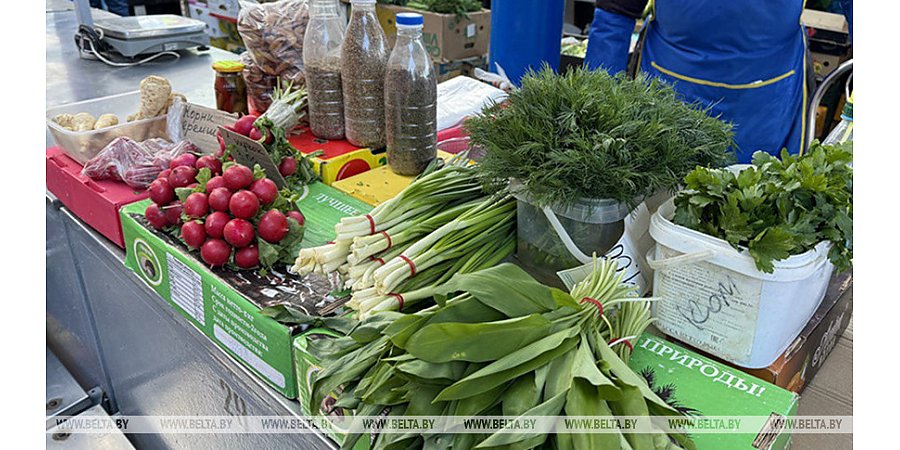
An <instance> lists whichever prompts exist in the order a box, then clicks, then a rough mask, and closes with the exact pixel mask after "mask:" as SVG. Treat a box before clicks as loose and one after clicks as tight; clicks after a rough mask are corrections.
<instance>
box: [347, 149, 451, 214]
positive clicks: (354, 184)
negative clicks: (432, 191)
mask: <svg viewBox="0 0 900 450" xmlns="http://www.w3.org/2000/svg"><path fill="white" fill-rule="evenodd" d="M454 156H456V155H453V154H450V153H447V152H442V151H440V150H438V158H441V159H443V160H445V161H446V160H448V159H450V158H452V157H454ZM413 179H415V177H414V176H403V175H397V174H396V173H394V172H392V171H391V169H390V167H388V166H381V167H376V168H374V169H372V170H370V171H368V172H364V173H361V174H358V175H354V176H352V177H349V178H345V179H343V180H339V181H335V182H334V183H332V184H331V187H333V188H335V189H337V190H339V191H341V192H344V193H345V194H347V195H350V196H351V197H354V198H356V199H358V200H362V201H364V202H366V203H368V204H369V205H372V206H378V205H380V204H381V203H383V202H385V201H387V200H388V199H390V198H392V197H394V196H395V195H397V194H399V193H400V191H402V190H404V189H406V187H407V186H409V184H410V183H412V181H413Z"/></svg>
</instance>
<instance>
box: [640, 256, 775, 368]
mask: <svg viewBox="0 0 900 450" xmlns="http://www.w3.org/2000/svg"><path fill="white" fill-rule="evenodd" d="M660 252H661V254H660V255H658V257H660V258H661V259H666V258H672V257H675V256H678V255H680V253H678V252H675V251H673V250H670V249H668V248H665V247H662V246H660ZM655 277H656V279H655V280H654V295H655V296H657V297H661V299H660V300H659V301H657V302H655V308H654V309H655V311H656V317H657V319H658V322H657V324H656V325H657V327H659V328H660V329H661V330H663V331H664V332H665V333H666V334H669V335H672V336H674V337H676V338H678V339H681V340H683V341H685V342H687V343H689V344H692V345H694V346H697V347H699V348H701V349H704V350H708V351H711V352H712V353H716V354H717V355H718V356H721V357H723V358H726V359H731V360H735V361H741V360H745V359H747V358H748V357H749V356H750V353H751V351H752V350H753V339H754V337H755V334H756V319H757V317H758V315H759V295H760V291H761V290H762V280H757V279H755V278H750V277H746V276H743V275H741V274H738V273H735V272H732V271H729V270H727V269H724V268H722V267H720V266H717V265H715V264H711V263H709V262H698V263H693V264H685V265H679V266H675V267H671V268H667V269H664V270H657V271H656V273H655Z"/></svg>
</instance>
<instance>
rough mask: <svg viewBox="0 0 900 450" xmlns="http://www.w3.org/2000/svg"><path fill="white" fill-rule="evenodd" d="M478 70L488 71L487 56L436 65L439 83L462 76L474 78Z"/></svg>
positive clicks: (437, 63)
mask: <svg viewBox="0 0 900 450" xmlns="http://www.w3.org/2000/svg"><path fill="white" fill-rule="evenodd" d="M476 68H479V69H484V70H487V69H488V64H487V56H480V57H475V58H466V59H460V60H456V61H444V62H435V63H434V73H435V74H437V82H438V83H441V82H444V81H447V80H449V79H451V78H455V77H458V76H460V75H464V76H467V77H473V78H474V77H475V69H476Z"/></svg>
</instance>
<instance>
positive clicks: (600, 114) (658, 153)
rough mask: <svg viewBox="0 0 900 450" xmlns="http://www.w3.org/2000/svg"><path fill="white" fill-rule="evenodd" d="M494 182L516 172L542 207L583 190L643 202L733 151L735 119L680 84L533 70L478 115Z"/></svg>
mask: <svg viewBox="0 0 900 450" xmlns="http://www.w3.org/2000/svg"><path fill="white" fill-rule="evenodd" d="M466 129H467V131H468V133H469V135H470V136H471V141H472V143H473V144H474V145H476V146H480V147H482V148H483V149H484V150H485V156H484V158H483V159H482V161H481V164H480V165H479V170H480V171H481V174H482V175H483V176H484V178H486V180H487V181H488V184H489V186H492V187H494V188H500V187H502V186H504V185H505V183H506V182H507V180H508V179H509V178H516V179H518V180H519V181H521V182H522V183H523V184H524V185H525V190H526V193H527V194H528V196H529V197H530V198H531V199H534V201H536V202H537V203H538V205H539V206H546V205H551V204H556V205H570V204H572V203H573V202H575V201H577V200H578V199H579V198H590V199H614V200H617V201H620V202H625V203H627V204H628V205H629V206H636V205H637V204H638V203H640V202H641V201H642V200H643V198H644V197H645V196H650V195H653V194H655V193H656V192H658V191H660V190H675V189H676V188H677V187H678V186H679V185H680V184H681V181H682V179H683V178H684V176H685V175H687V173H688V172H690V171H691V170H693V169H694V168H695V167H696V166H698V165H699V166H716V167H718V166H722V165H725V164H727V163H728V162H730V161H731V160H732V156H731V155H730V154H729V153H728V149H729V147H730V146H731V145H732V143H733V141H732V131H731V125H730V124H727V123H725V122H722V121H720V120H717V119H715V118H712V117H710V116H709V115H707V113H706V111H705V110H703V109H701V108H699V107H697V106H696V105H689V104H686V103H684V102H682V101H681V100H680V99H679V98H678V96H677V95H676V93H675V91H674V90H673V89H672V88H671V86H669V85H667V84H665V83H664V82H662V81H660V80H658V79H656V78H652V79H648V78H645V77H639V78H638V79H636V80H632V79H629V78H627V77H624V76H622V75H618V76H611V75H609V74H608V73H606V72H604V71H599V70H598V71H589V70H585V69H583V68H576V69H573V70H570V71H568V72H567V73H565V74H563V75H559V74H556V73H554V72H553V70H551V69H550V68H549V67H547V66H546V65H545V67H544V68H543V69H542V70H541V71H540V72H538V73H534V72H530V73H529V74H527V75H526V76H525V77H524V78H523V79H522V87H521V88H520V89H517V90H515V91H513V92H511V93H510V94H509V98H508V102H507V103H504V104H503V105H493V106H491V107H488V108H486V109H485V110H484V111H482V114H481V115H479V116H477V117H474V118H471V119H469V120H468V121H467V122H466Z"/></svg>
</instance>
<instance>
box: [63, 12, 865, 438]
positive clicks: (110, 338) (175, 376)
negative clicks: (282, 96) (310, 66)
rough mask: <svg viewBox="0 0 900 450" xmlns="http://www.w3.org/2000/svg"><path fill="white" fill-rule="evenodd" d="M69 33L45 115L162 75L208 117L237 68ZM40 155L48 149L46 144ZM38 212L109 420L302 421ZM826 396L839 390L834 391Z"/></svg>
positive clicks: (83, 365) (84, 235)
mask: <svg viewBox="0 0 900 450" xmlns="http://www.w3.org/2000/svg"><path fill="white" fill-rule="evenodd" d="M48 10H49V8H48ZM76 26H77V25H76V20H75V16H74V13H73V12H72V11H60V10H57V11H54V12H48V13H47V103H46V105H47V106H48V107H51V106H55V105H60V104H64V103H69V102H75V101H81V100H85V99H90V98H96V97H102V96H107V95H112V94H118V93H122V92H127V91H133V90H136V89H137V86H138V84H139V82H140V80H141V79H143V78H144V77H145V76H147V75H149V74H159V75H162V76H165V77H166V78H168V79H169V80H170V81H171V82H172V85H173V87H174V88H175V90H176V91H179V92H181V93H183V94H185V95H186V96H187V97H188V99H189V100H190V101H192V102H194V103H198V104H201V105H207V106H212V105H214V91H213V78H214V73H213V71H212V69H211V68H210V65H211V64H212V62H214V61H218V60H223V59H235V58H236V55H234V54H231V53H228V52H224V51H221V50H217V49H210V50H208V51H196V50H191V51H182V52H181V55H182V56H181V58H180V59H179V60H177V61H173V60H172V59H171V58H163V59H162V61H161V62H152V63H149V64H145V65H142V66H137V67H128V68H114V67H110V66H107V65H105V64H103V63H102V62H99V61H89V60H83V59H80V58H79V57H78V54H77V49H76V48H75V45H74V42H73V40H72V35H73V34H74V32H75V28H76ZM47 145H48V146H49V145H52V141H51V140H50V137H49V135H48V137H47ZM46 211H47V213H46V214H47V218H46V220H47V247H46V248H47V277H48V278H47V338H48V346H50V347H51V348H52V349H53V350H54V352H56V354H57V355H58V356H59V359H60V360H61V361H62V363H63V364H64V365H65V366H66V367H67V368H68V369H69V370H70V371H71V372H72V375H73V376H74V378H75V379H76V380H77V381H78V382H79V384H80V385H81V386H82V388H84V389H85V390H88V389H89V388H92V387H94V386H100V387H101V388H102V389H103V391H104V392H105V393H106V395H107V396H108V397H109V401H108V403H107V404H106V406H108V407H109V410H110V411H112V412H117V413H119V414H125V415H185V416H186V415H209V416H215V415H231V416H246V415H267V416H276V415H277V416H292V417H300V416H301V415H302V414H301V412H300V405H299V404H298V403H297V402H296V401H292V400H288V399H286V398H285V397H283V396H282V395H280V394H278V393H277V392H276V391H275V390H274V389H272V388H271V387H269V386H268V385H266V384H265V383H264V382H263V381H262V380H261V379H259V378H258V377H256V376H254V375H253V374H252V373H251V372H249V371H248V370H247V369H246V368H245V367H244V366H242V365H241V364H240V363H239V362H237V361H236V360H234V359H233V358H232V357H231V356H229V355H228V354H226V353H225V352H224V351H223V350H222V349H221V348H219V347H218V346H216V345H215V344H214V343H213V342H212V341H210V339H209V338H207V337H205V336H204V335H203V333H201V332H200V331H199V330H197V329H196V328H194V327H193V326H192V325H191V324H190V323H189V322H188V321H187V320H185V319H184V318H183V317H181V316H180V315H179V314H178V313H177V312H176V311H174V310H173V309H172V308H171V307H170V306H169V305H168V304H166V303H165V301H164V300H163V299H161V298H160V297H159V296H158V295H157V294H156V293H155V292H154V291H152V290H151V289H150V288H149V287H148V286H147V285H145V284H144V283H143V282H142V281H141V280H140V279H139V278H138V277H137V276H136V275H135V274H134V273H133V272H132V271H131V270H129V269H128V268H126V267H125V266H124V264H123V261H124V258H125V252H124V251H123V250H121V249H120V248H118V247H116V246H115V245H114V244H112V243H111V242H110V241H109V240H107V239H106V238H104V237H103V236H101V235H100V234H98V233H97V232H96V231H94V230H92V229H91V228H90V227H88V226H87V225H86V224H85V223H84V222H83V221H82V220H80V219H79V218H77V217H76V216H75V215H74V214H72V213H71V212H70V211H68V210H67V209H66V208H64V207H62V206H61V205H60V204H59V202H58V201H56V200H55V199H54V198H53V196H52V195H50V194H49V193H48V195H47V207H46ZM851 342H852V341H851ZM830 365H834V363H831V364H826V370H827V369H828V367H829V366H830ZM833 378H834V377H829V376H827V375H826V374H825V370H823V374H822V375H820V376H819V378H818V379H817V381H815V382H813V384H812V386H810V389H808V390H807V392H808V393H809V395H810V396H811V397H815V396H816V395H817V394H814V393H813V392H816V386H817V385H818V384H820V382H819V381H818V380H833ZM844 381H846V378H845V379H844ZM834 388H835V389H839V388H838V385H837V384H835V386H834ZM835 389H828V392H832V391H833V390H835ZM819 397H822V396H821V395H819ZM851 399H852V396H851ZM803 405H804V402H802V401H801V411H802V412H804V413H807V414H814V413H819V414H822V413H825V414H828V413H832V412H831V411H818V408H817V410H816V411H810V410H805V411H804V409H805V408H803ZM834 413H835V414H839V413H840V412H834ZM819 437H820V436H814V435H797V436H795V438H794V441H795V442H794V444H795V445H794V447H793V448H794V449H807V448H813V446H812V445H810V444H811V442H812V441H813V438H819ZM841 438H843V436H842V437H841ZM131 439H132V440H133V442H134V443H135V444H136V445H137V446H139V447H140V446H146V447H150V448H193V447H198V446H201V445H202V446H205V447H211V448H221V447H228V448H232V447H238V448H272V447H276V448H335V445H334V443H332V442H331V441H329V440H328V439H326V438H325V437H324V436H322V435H321V434H303V435H291V434H271V435H249V434H248V435H231V434H221V435H217V434H189V435H183V434H182V435H150V434H137V435H132V436H131ZM833 441H837V440H836V439H835V440H833ZM818 448H821V447H818Z"/></svg>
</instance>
